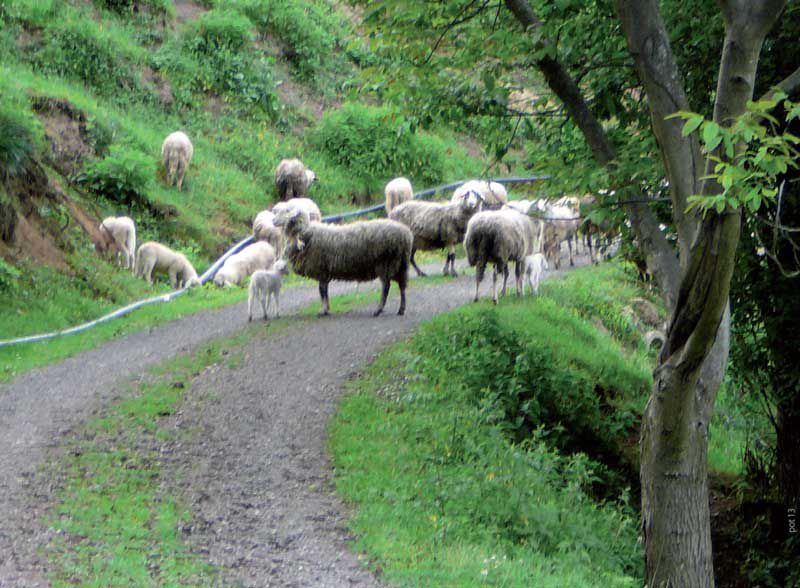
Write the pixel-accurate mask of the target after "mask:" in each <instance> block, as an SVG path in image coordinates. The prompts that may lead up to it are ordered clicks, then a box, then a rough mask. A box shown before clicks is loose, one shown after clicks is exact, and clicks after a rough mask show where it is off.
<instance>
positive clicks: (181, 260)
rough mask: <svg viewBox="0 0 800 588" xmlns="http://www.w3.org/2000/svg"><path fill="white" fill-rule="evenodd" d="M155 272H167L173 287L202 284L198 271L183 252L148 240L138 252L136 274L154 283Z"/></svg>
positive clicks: (188, 286)
mask: <svg viewBox="0 0 800 588" xmlns="http://www.w3.org/2000/svg"><path fill="white" fill-rule="evenodd" d="M154 272H163V273H166V274H167V275H168V276H169V284H170V286H172V287H173V288H190V287H191V286H199V285H200V279H199V278H198V277H197V272H196V271H195V270H194V267H193V266H192V264H191V263H190V262H189V260H188V259H186V256H185V255H184V254H183V253H178V252H177V251H173V250H172V249H170V248H169V247H167V246H166V245H162V244H161V243H156V242H155V241H148V242H147V243H145V244H144V245H142V246H141V247H139V250H138V251H137V252H136V276H137V277H140V278H144V279H145V280H147V283H148V284H152V283H153V273H154Z"/></svg>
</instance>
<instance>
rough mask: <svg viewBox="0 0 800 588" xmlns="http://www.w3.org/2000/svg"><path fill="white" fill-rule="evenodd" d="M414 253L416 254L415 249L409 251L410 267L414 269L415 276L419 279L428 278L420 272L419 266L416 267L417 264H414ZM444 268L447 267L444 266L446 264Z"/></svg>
mask: <svg viewBox="0 0 800 588" xmlns="http://www.w3.org/2000/svg"><path fill="white" fill-rule="evenodd" d="M416 252H417V250H416V249H412V250H411V265H412V266H414V269H415V270H417V276H420V277H423V278H425V277H427V276H428V274H426V273H425V272H424V271H422V270H421V269H419V266H418V265H417V262H416V261H414V254H415V253H416ZM445 267H447V265H446V264H445Z"/></svg>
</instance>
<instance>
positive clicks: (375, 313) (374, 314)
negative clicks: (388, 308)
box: [372, 308, 383, 316]
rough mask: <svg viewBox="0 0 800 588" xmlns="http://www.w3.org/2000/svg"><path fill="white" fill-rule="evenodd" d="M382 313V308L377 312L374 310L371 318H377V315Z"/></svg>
mask: <svg viewBox="0 0 800 588" xmlns="http://www.w3.org/2000/svg"><path fill="white" fill-rule="evenodd" d="M382 312H383V309H382V308H379V309H378V310H376V311H375V312H373V313H372V316H378V315H379V314H381V313H382Z"/></svg>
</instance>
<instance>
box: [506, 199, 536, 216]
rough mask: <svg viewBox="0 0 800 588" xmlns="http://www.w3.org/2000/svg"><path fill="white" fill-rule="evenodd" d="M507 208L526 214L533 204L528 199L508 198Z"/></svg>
mask: <svg viewBox="0 0 800 588" xmlns="http://www.w3.org/2000/svg"><path fill="white" fill-rule="evenodd" d="M504 206H507V207H508V208H513V209H514V210H516V211H518V212H521V213H522V214H528V213H529V212H530V210H531V207H532V206H533V202H531V201H530V200H510V201H509V202H508V203H507V204H505V205H504Z"/></svg>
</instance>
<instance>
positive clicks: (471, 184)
mask: <svg viewBox="0 0 800 588" xmlns="http://www.w3.org/2000/svg"><path fill="white" fill-rule="evenodd" d="M468 192H477V193H478V194H480V195H481V197H482V198H483V207H484V208H486V209H490V210H496V209H498V208H500V207H502V206H503V205H504V204H507V203H508V192H507V191H506V189H505V186H503V184H500V183H498V182H487V181H485V180H469V181H468V182H464V183H463V184H461V185H460V186H459V187H458V188H456V189H455V191H454V192H453V197H452V198H451V199H450V202H459V201H460V200H461V199H462V198H463V197H464V194H466V193H468Z"/></svg>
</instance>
